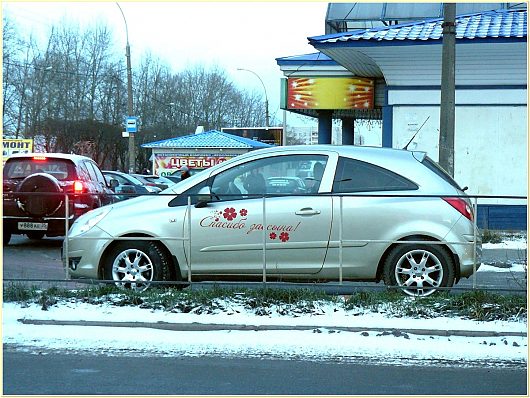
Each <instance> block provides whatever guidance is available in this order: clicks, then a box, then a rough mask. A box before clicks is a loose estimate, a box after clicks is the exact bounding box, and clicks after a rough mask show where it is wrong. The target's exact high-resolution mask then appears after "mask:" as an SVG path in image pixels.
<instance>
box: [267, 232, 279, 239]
mask: <svg viewBox="0 0 530 398" xmlns="http://www.w3.org/2000/svg"><path fill="white" fill-rule="evenodd" d="M276 236H277V235H276V234H275V233H274V232H271V233H270V234H269V238H271V239H272V240H274V239H276Z"/></svg>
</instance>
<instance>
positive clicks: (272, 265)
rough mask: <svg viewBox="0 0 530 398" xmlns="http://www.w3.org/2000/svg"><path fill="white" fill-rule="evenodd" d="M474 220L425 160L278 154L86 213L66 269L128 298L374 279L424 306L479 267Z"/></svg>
mask: <svg viewBox="0 0 530 398" xmlns="http://www.w3.org/2000/svg"><path fill="white" fill-rule="evenodd" d="M308 164H311V165H312V170H311V173H309V174H308V173H307V170H305V168H307V165H308ZM270 181H286V182H290V181H296V182H297V183H296V184H294V183H293V184H288V183H285V184H284V185H282V189H281V190H278V189H273V188H274V184H271V183H270ZM289 186H292V187H293V188H292V191H289V189H288V187H289ZM271 187H272V188H271ZM473 217H474V215H473V211H472V206H471V203H470V201H469V199H468V197H467V196H466V195H465V193H464V192H463V190H462V189H461V188H460V187H459V186H458V185H457V183H456V182H455V181H454V180H453V179H452V178H451V177H450V176H449V175H447V174H446V173H445V172H444V171H443V170H442V169H441V168H439V166H438V165H437V164H436V163H435V162H433V161H432V160H431V159H430V158H429V157H428V156H426V154H425V153H423V152H410V151H404V150H396V149H384V148H369V147H353V146H327V145H319V146H289V147H275V148H267V149H263V150H257V151H253V152H250V153H247V154H245V155H240V156H237V157H235V158H232V159H230V160H228V161H226V162H223V163H220V164H218V165H216V166H214V167H212V168H210V169H206V170H204V171H202V172H200V173H198V174H195V175H193V176H192V177H190V178H188V179H186V180H184V181H182V182H180V183H178V184H175V185H173V186H171V187H170V188H168V189H166V190H165V191H163V192H162V193H161V194H159V195H149V196H142V197H138V198H134V199H131V200H128V201H125V202H121V203H117V204H113V205H110V206H105V207H103V208H101V209H97V210H94V211H91V212H89V213H88V214H86V215H84V216H82V217H80V218H79V219H78V220H77V221H76V222H75V223H74V225H73V226H72V227H71V229H70V231H69V234H68V238H67V239H65V241H64V247H63V257H64V259H63V260H64V263H65V266H66V267H68V269H69V274H70V277H71V278H91V279H104V280H111V281H115V283H116V285H119V286H124V287H128V288H133V289H145V288H147V287H148V286H149V284H150V282H152V281H192V280H193V281H201V280H235V281H241V280H243V281H253V280H258V281H261V280H265V279H266V280H267V281H273V280H274V281H278V280H280V281H297V282H300V281H313V282H314V281H380V280H383V281H384V283H385V284H386V285H389V286H398V287H399V288H401V289H402V290H403V291H404V292H405V293H407V294H410V295H418V296H426V295H429V294H432V293H434V292H435V291H436V290H439V288H444V287H445V288H449V287H451V286H453V284H454V283H456V282H458V280H460V278H462V277H469V276H470V275H472V273H473V272H474V270H476V269H477V268H478V266H477V264H480V253H481V242H480V240H479V239H480V238H478V236H479V235H478V232H477V230H476V227H475V226H474V223H473ZM66 254H67V255H66Z"/></svg>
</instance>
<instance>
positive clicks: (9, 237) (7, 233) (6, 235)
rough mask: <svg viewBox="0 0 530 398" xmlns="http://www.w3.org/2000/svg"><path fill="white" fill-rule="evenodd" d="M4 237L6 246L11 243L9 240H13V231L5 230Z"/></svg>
mask: <svg viewBox="0 0 530 398" xmlns="http://www.w3.org/2000/svg"><path fill="white" fill-rule="evenodd" d="M3 239H4V246H7V245H9V241H10V240H11V231H5V230H4V233H3Z"/></svg>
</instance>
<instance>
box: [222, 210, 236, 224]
mask: <svg viewBox="0 0 530 398" xmlns="http://www.w3.org/2000/svg"><path fill="white" fill-rule="evenodd" d="M223 217H224V218H226V219H227V220H228V221H232V220H233V219H235V218H236V217H237V213H236V209H234V208H233V207H227V208H226V209H225V211H224V213H223Z"/></svg>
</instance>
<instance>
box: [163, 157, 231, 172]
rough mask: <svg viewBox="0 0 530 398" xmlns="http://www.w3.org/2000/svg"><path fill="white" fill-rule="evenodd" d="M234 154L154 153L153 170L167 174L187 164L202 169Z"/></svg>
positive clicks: (191, 167) (190, 167)
mask: <svg viewBox="0 0 530 398" xmlns="http://www.w3.org/2000/svg"><path fill="white" fill-rule="evenodd" d="M234 156H237V154H201V155H184V154H159V153H157V154H155V155H154V166H155V170H154V172H155V174H156V175H159V176H167V175H171V174H172V173H174V172H175V171H177V170H178V169H179V168H181V167H182V166H187V167H188V168H189V169H197V170H203V169H207V168H209V167H212V166H215V165H216V164H219V163H222V162H224V161H225V160H228V159H231V158H233V157H234Z"/></svg>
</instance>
